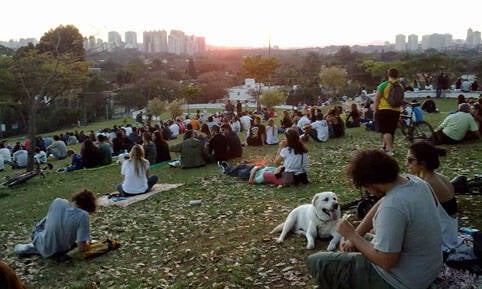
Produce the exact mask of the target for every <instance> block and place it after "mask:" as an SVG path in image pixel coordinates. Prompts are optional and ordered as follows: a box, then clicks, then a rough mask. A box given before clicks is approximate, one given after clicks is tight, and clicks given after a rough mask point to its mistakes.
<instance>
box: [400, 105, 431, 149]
mask: <svg viewBox="0 0 482 289" xmlns="http://www.w3.org/2000/svg"><path fill="white" fill-rule="evenodd" d="M407 105H408V106H410V107H411V109H410V113H407V112H406V111H405V110H404V111H403V112H402V113H400V121H399V124H398V128H399V129H400V131H401V132H402V134H403V135H404V136H405V139H406V140H407V141H409V142H410V143H414V142H417V141H427V142H430V143H432V142H433V133H434V131H433V128H432V126H431V125H430V123H428V122H426V121H424V120H419V121H415V120H414V119H415V118H414V112H413V105H411V104H409V103H407Z"/></svg>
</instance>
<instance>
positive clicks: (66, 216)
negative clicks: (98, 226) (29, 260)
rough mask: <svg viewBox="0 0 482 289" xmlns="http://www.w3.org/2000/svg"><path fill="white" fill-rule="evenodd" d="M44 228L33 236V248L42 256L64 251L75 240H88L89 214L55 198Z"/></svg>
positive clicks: (69, 247)
mask: <svg viewBox="0 0 482 289" xmlns="http://www.w3.org/2000/svg"><path fill="white" fill-rule="evenodd" d="M46 218H47V220H46V222H45V228H44V230H43V231H42V232H40V233H38V234H37V235H35V236H34V239H33V241H32V242H33V244H34V246H35V249H37V251H38V252H39V253H40V255H42V256H43V257H46V258H47V257H50V256H52V255H54V254H55V253H60V252H66V251H67V250H69V249H71V248H72V246H73V245H74V244H75V243H76V242H77V243H78V242H85V241H89V240H90V224H89V214H88V213H87V212H86V211H84V210H82V209H79V208H76V207H73V206H72V205H71V204H70V203H69V202H68V201H67V200H64V199H60V198H57V199H55V200H54V201H53V202H52V204H51V205H50V208H49V211H48V213H47V217H46Z"/></svg>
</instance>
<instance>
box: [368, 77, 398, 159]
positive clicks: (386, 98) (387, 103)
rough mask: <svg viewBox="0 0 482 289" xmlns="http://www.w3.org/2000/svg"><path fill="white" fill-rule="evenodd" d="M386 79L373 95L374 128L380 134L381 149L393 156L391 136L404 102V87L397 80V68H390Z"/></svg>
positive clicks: (392, 136)
mask: <svg viewBox="0 0 482 289" xmlns="http://www.w3.org/2000/svg"><path fill="white" fill-rule="evenodd" d="M387 74H388V80H387V81H384V82H382V83H380V84H379V85H378V87H377V93H376V95H375V103H374V104H375V129H376V131H377V132H379V133H381V134H382V141H383V150H385V151H386V152H387V154H388V155H390V156H393V155H394V152H393V138H394V134H395V130H396V129H397V124H398V121H399V118H400V107H401V105H402V104H403V102H404V89H403V87H402V85H401V84H400V82H398V70H397V69H395V68H390V69H389V70H388V72H387Z"/></svg>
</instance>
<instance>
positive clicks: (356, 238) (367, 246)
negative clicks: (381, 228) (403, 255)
mask: <svg viewBox="0 0 482 289" xmlns="http://www.w3.org/2000/svg"><path fill="white" fill-rule="evenodd" d="M336 230H337V231H338V233H340V235H342V236H343V237H344V238H345V239H347V240H349V241H350V242H351V243H352V244H353V245H354V246H355V247H356V248H357V250H358V251H359V252H360V253H362V254H363V256H365V257H366V258H367V259H368V260H370V261H371V262H373V263H374V264H376V265H378V266H380V267H381V268H383V269H384V270H390V269H392V268H393V267H395V265H397V263H398V260H399V259H400V252H397V253H385V252H380V251H378V250H376V249H375V248H374V247H373V244H372V243H370V242H369V241H367V240H365V239H364V238H363V237H362V236H360V235H359V234H358V233H357V232H356V231H355V228H354V227H353V225H352V224H350V222H348V221H347V220H341V221H340V222H339V223H338V225H337V227H336Z"/></svg>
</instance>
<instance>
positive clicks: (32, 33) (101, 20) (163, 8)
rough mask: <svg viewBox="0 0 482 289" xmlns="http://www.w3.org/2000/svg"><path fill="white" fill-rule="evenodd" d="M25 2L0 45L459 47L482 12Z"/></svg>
mask: <svg viewBox="0 0 482 289" xmlns="http://www.w3.org/2000/svg"><path fill="white" fill-rule="evenodd" d="M24 2H25V3H22V6H23V7H26V8H28V10H26V11H22V12H21V14H15V13H5V12H4V14H5V15H2V18H0V41H9V40H10V39H13V40H18V39H20V38H36V39H40V38H41V37H42V35H43V34H44V33H46V32H48V31H49V30H50V29H54V28H56V27H57V26H59V25H69V24H71V25H74V26H75V27H77V28H78V29H79V32H80V33H81V34H82V35H83V36H84V37H89V36H94V37H96V38H100V39H103V40H105V41H106V40H107V33H108V32H109V31H117V32H119V33H120V34H121V35H124V33H125V32H126V31H134V32H136V33H137V35H138V36H139V35H142V33H143V32H144V31H155V30H166V31H170V30H181V31H184V32H185V33H186V34H188V35H196V36H202V37H205V38H206V44H207V45H211V46H224V47H266V46H268V43H271V45H272V46H279V47H280V48H296V47H322V46H328V45H367V44H383V43H385V42H390V43H393V42H395V36H396V35H397V34H405V35H410V34H416V35H418V36H419V38H421V37H422V36H423V35H428V34H433V33H440V34H446V33H447V34H451V35H452V36H453V39H465V37H466V33H467V30H468V29H469V28H472V29H473V30H474V31H480V21H479V20H478V19H479V18H478V11H479V9H473V8H476V7H478V6H480V5H479V3H478V2H476V1H475V0H468V1H466V2H465V3H464V7H466V8H467V9H465V10H464V12H463V13H459V14H458V13H454V12H455V11H454V10H453V9H452V7H450V6H449V5H447V6H444V5H442V4H440V3H439V2H434V1H414V0H408V1H405V2H404V3H403V5H399V6H396V7H388V8H387V4H386V2H384V1H381V0H373V1H370V3H366V2H361V1H360V2H358V1H335V2H333V1H332V2H330V3H320V2H319V1H315V0H299V1H297V2H296V5H293V4H292V3H291V4H290V3H283V2H277V1H272V0H266V1H254V0H245V1H243V2H231V3H227V2H230V1H221V0H206V1H194V0H179V1H170V2H168V3H162V2H157V1H153V0H139V1H136V2H135V6H134V5H129V4H127V3H118V2H114V1H110V0H106V1H96V2H94V1H92V0H85V1H84V2H83V3H82V5H80V6H78V7H75V6H74V7H73V8H68V7H67V5H65V3H64V2H61V1H60V0H46V1H44V2H37V1H33V0H26V1H24ZM436 3H438V4H436ZM24 4H25V5H24ZM233 4H235V5H233ZM471 6H472V9H471V8H470V7H471ZM0 7H2V11H19V10H18V8H19V7H18V5H16V4H15V3H12V2H10V1H9V2H6V3H2V4H1V6H0ZM394 12H396V14H393V13H394ZM19 16H21V17H19ZM396 18H400V19H401V20H396ZM25 19H30V20H25ZM12 23H14V24H13V25H12ZM32 23H33V24H32ZM421 23H422V24H421ZM139 42H140V41H139Z"/></svg>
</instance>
